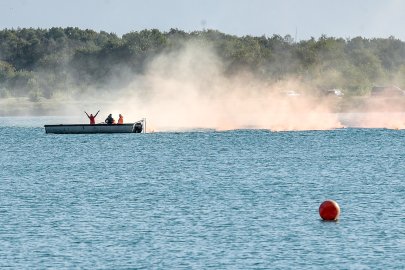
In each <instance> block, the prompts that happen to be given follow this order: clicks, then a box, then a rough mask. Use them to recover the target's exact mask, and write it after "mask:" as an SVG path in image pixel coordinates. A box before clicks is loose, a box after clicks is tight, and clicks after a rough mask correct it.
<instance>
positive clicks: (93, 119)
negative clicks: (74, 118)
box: [84, 110, 100, 125]
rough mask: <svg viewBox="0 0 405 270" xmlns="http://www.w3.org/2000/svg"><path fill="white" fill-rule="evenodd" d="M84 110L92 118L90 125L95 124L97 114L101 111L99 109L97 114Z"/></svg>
mask: <svg viewBox="0 0 405 270" xmlns="http://www.w3.org/2000/svg"><path fill="white" fill-rule="evenodd" d="M84 112H85V114H86V115H87V117H88V118H89V119H90V125H95V124H96V116H97V114H98V113H99V112H100V110H98V112H97V113H96V114H95V115H93V114H92V113H91V114H90V115H89V114H88V113H87V112H86V111H84Z"/></svg>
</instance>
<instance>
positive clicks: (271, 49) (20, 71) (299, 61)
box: [0, 27, 405, 101]
mask: <svg viewBox="0 0 405 270" xmlns="http://www.w3.org/2000/svg"><path fill="white" fill-rule="evenodd" d="M188 41H193V42H196V43H198V44H200V45H201V46H205V45H207V46H210V48H212V49H214V50H215V51H216V53H217V55H218V56H219V57H220V59H221V61H222V62H223V63H224V67H225V72H224V74H225V75H226V76H232V75H234V74H237V73H238V72H240V71H248V72H251V73H252V74H254V75H255V76H257V77H258V78H259V79H262V80H266V81H269V82H270V83H271V82H277V81H279V80H284V79H287V78H297V79H299V80H300V81H301V82H303V83H307V84H309V85H310V86H311V87H313V88H314V89H318V90H325V89H331V88H340V89H343V90H344V91H345V92H346V93H347V94H348V95H364V94H367V93H368V92H369V91H370V89H371V87H372V86H373V85H376V84H379V85H383V84H387V85H393V84H394V85H398V86H400V87H402V88H404V87H405V42H403V41H401V40H399V39H396V38H394V37H389V38H374V39H366V38H363V37H355V38H350V39H349V38H347V39H344V38H335V37H327V36H325V35H324V36H321V37H320V38H318V39H315V38H311V39H308V40H301V41H299V42H296V41H295V40H294V39H293V38H292V37H291V36H290V35H287V36H284V37H282V36H280V35H273V36H271V37H268V36H259V37H257V36H243V37H238V36H234V35H229V34H225V33H221V32H219V31H216V30H203V31H194V32H185V31H182V30H179V29H171V30H170V31H168V32H161V31H159V30H157V29H151V30H142V31H136V32H130V33H127V34H124V35H123V36H122V37H119V36H117V35H116V34H114V33H107V32H104V31H100V32H96V31H93V30H89V29H86V30H82V29H79V28H74V27H66V28H59V27H54V28H50V29H33V28H22V29H20V28H18V29H4V30H1V31H0V98H1V97H3V98H4V97H27V96H28V97H30V99H32V100H33V101H34V100H38V99H39V98H52V97H53V96H54V95H55V94H57V93H65V94H69V91H72V89H75V91H79V92H85V91H87V90H86V89H88V88H89V87H90V86H91V87H93V88H95V89H98V88H99V89H101V90H100V91H102V89H103V87H102V86H103V85H105V84H106V83H108V81H109V80H110V79H111V78H113V77H114V76H119V74H117V70H120V67H125V68H127V69H128V71H129V72H131V74H142V73H143V72H144V71H145V66H146V63H147V61H148V60H150V59H153V57H154V56H156V55H159V54H161V53H166V52H173V51H178V50H181V49H182V44H184V43H185V42H188ZM120 83H121V86H122V87H124V86H125V84H127V83H129V82H128V81H126V80H125V78H124V77H123V78H122V80H121V81H120Z"/></svg>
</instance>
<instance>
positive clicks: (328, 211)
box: [319, 200, 340, 220]
mask: <svg viewBox="0 0 405 270" xmlns="http://www.w3.org/2000/svg"><path fill="white" fill-rule="evenodd" d="M319 215H320V216H321V218H322V219H323V220H337V219H338V218H339V215H340V207H339V205H338V204H337V202H335V201H333V200H326V201H324V202H323V203H322V204H321V206H319Z"/></svg>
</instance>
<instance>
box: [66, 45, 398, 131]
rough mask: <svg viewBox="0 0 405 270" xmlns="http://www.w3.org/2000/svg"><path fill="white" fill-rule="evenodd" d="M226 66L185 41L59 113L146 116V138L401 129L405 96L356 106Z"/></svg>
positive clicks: (364, 100)
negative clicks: (246, 131)
mask: <svg viewBox="0 0 405 270" xmlns="http://www.w3.org/2000/svg"><path fill="white" fill-rule="evenodd" d="M227 64H228V63H223V60H222V59H220V57H219V56H218V55H217V53H216V51H215V50H214V49H213V48H211V47H210V45H209V44H201V43H197V42H189V43H187V44H184V45H183V48H182V49H181V50H178V51H175V52H166V53H162V54H159V55H156V56H155V57H153V58H151V59H150V60H149V62H148V64H147V67H146V69H145V72H144V73H142V75H133V74H131V73H130V72H128V69H127V68H122V70H118V71H117V74H120V78H122V77H123V74H125V80H127V81H130V83H129V84H128V85H127V86H126V87H124V88H121V87H115V86H114V84H116V83H117V84H119V83H118V81H119V79H117V80H116V81H114V80H112V81H111V83H110V85H108V86H106V87H108V88H109V89H110V90H108V91H107V92H105V91H97V89H94V91H93V94H92V95H91V97H89V96H82V97H81V101H80V102H77V101H73V102H72V104H64V106H63V107H64V109H65V110H66V112H67V111H69V114H70V115H71V113H72V111H83V108H86V110H88V112H89V113H90V112H91V113H95V112H96V111H97V110H98V109H101V113H100V114H99V116H98V119H100V120H101V121H103V119H104V118H105V117H106V116H107V115H108V114H109V113H112V114H113V115H114V116H115V117H116V118H117V117H118V114H123V115H124V120H125V122H135V121H138V120H141V119H142V118H146V119H147V131H148V132H153V131H156V132H158V131H188V130H197V129H213V130H218V131H222V130H235V129H267V130H271V131H295V130H296V131H298V130H330V129H337V128H345V127H356V128H390V129H405V114H404V111H405V110H404V109H405V106H404V105H405V97H397V98H395V97H394V98H390V97H388V98H387V97H360V98H359V100H360V101H359V100H355V99H353V100H352V99H350V98H346V97H344V98H339V97H335V96H333V97H330V96H322V95H318V94H316V93H314V90H313V88H314V87H313V86H310V85H309V84H308V83H307V84H306V83H303V81H302V80H300V79H297V78H288V79H284V80H279V81H274V80H272V78H258V77H257V76H256V75H255V74H252V73H249V72H245V71H243V70H241V71H239V72H237V73H232V75H230V74H228V73H227V71H226V70H227V69H226V65H227ZM98 93H101V94H98ZM89 101H91V102H89ZM342 103H343V104H344V105H345V108H344V109H343V110H342V109H341V108H340V107H341V105H339V104H342ZM83 115H84V113H83ZM83 119H84V121H86V120H87V118H83ZM98 122H100V121H98Z"/></svg>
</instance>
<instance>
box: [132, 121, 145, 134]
mask: <svg viewBox="0 0 405 270" xmlns="http://www.w3.org/2000/svg"><path fill="white" fill-rule="evenodd" d="M142 129H143V126H142V123H140V122H138V123H136V124H135V125H134V130H133V131H132V132H134V133H141V132H142Z"/></svg>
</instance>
